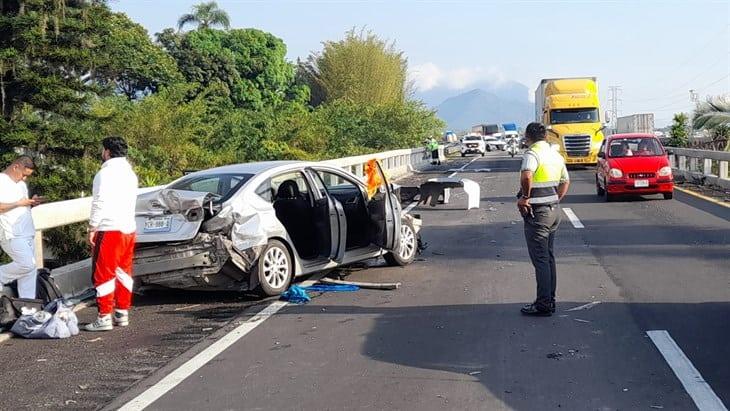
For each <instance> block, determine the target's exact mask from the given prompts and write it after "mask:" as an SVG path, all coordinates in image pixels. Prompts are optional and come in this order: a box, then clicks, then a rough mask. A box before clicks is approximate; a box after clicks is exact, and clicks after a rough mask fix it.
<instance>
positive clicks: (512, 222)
mask: <svg viewBox="0 0 730 411" xmlns="http://www.w3.org/2000/svg"><path fill="white" fill-rule="evenodd" d="M509 223H510V224H512V225H515V224H517V221H510V222H509Z"/></svg>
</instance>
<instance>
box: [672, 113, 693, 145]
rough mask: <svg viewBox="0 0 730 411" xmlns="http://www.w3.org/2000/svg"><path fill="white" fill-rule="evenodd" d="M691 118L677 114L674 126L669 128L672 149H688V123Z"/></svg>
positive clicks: (673, 120)
mask: <svg viewBox="0 0 730 411" xmlns="http://www.w3.org/2000/svg"><path fill="white" fill-rule="evenodd" d="M688 120H689V118H688V117H687V115H686V114H684V113H677V114H675V115H674V118H673V119H672V125H671V126H670V127H669V137H670V140H669V144H670V145H671V146H672V147H686V146H687V143H688V139H689V126H688V124H687V121H688Z"/></svg>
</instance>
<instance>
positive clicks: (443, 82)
mask: <svg viewBox="0 0 730 411" xmlns="http://www.w3.org/2000/svg"><path fill="white" fill-rule="evenodd" d="M408 74H409V76H410V79H411V81H413V84H414V86H415V88H416V89H417V90H418V91H428V90H431V89H433V88H436V87H445V88H448V89H451V90H461V89H464V88H466V87H469V86H473V85H475V84H484V83H487V84H492V85H495V84H499V83H502V82H503V81H505V78H504V76H503V75H502V73H501V72H500V71H499V70H498V69H496V68H495V67H481V66H461V67H452V68H441V67H439V66H438V65H436V64H435V63H431V62H429V63H425V64H419V65H416V66H413V67H412V68H411V69H410V70H409V73H408Z"/></svg>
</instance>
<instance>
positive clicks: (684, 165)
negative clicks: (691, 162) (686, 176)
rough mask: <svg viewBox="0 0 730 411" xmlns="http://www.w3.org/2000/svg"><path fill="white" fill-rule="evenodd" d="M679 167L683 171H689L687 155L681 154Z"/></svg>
mask: <svg viewBox="0 0 730 411" xmlns="http://www.w3.org/2000/svg"><path fill="white" fill-rule="evenodd" d="M679 169H680V170H682V171H687V157H686V156H683V155H680V156H679Z"/></svg>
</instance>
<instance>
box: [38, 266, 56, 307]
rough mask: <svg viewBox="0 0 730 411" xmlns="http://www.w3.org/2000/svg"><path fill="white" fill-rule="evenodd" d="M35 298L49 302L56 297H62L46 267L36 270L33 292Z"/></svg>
mask: <svg viewBox="0 0 730 411" xmlns="http://www.w3.org/2000/svg"><path fill="white" fill-rule="evenodd" d="M35 295H36V298H38V299H40V300H43V302H44V303H49V302H51V301H53V300H56V299H58V298H63V295H61V291H60V290H59V289H58V287H56V283H54V282H53V278H51V272H50V271H49V270H48V269H46V268H41V269H39V270H38V284H37V286H36V292H35Z"/></svg>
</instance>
